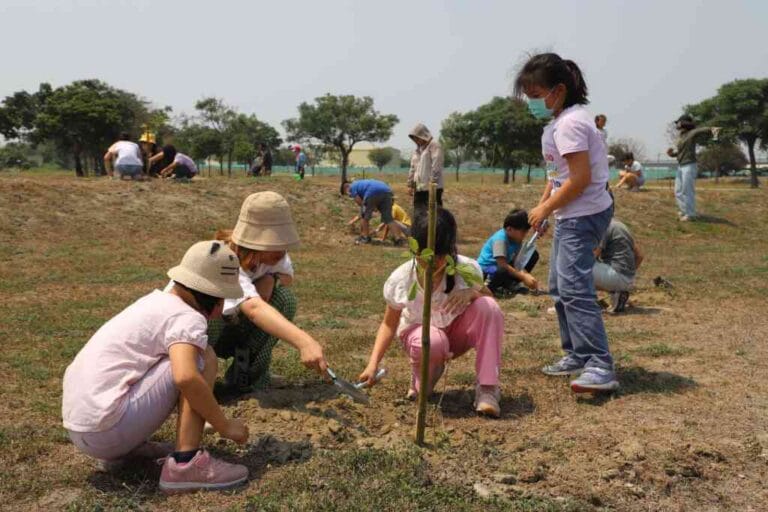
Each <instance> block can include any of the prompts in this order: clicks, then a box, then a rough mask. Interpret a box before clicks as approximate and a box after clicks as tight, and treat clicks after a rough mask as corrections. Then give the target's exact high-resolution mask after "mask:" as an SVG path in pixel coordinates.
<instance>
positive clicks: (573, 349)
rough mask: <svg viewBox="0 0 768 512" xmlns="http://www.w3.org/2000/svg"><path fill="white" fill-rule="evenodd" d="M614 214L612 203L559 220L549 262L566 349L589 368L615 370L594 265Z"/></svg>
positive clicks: (551, 289) (550, 277) (563, 342)
mask: <svg viewBox="0 0 768 512" xmlns="http://www.w3.org/2000/svg"><path fill="white" fill-rule="evenodd" d="M612 216H613V206H611V207H610V208H607V209H606V210H604V211H602V212H600V213H595V214H593V215H586V216H584V217H575V218H572V219H562V220H558V221H557V224H556V225H555V236H554V239H553V240H552V254H551V256H550V265H549V293H550V295H552V298H553V299H554V300H555V310H556V311H557V321H558V323H559V324H560V342H561V344H562V347H563V350H564V351H565V353H566V355H568V356H570V357H572V358H574V359H578V360H579V361H581V362H582V363H584V366H585V367H587V368H589V367H597V368H605V369H608V370H613V357H611V353H610V352H609V351H608V336H607V335H606V333H605V325H603V316H602V312H601V310H600V305H599V304H598V303H597V295H596V293H595V280H594V277H593V274H592V267H593V266H594V265H595V254H594V252H593V250H594V249H595V248H596V247H597V246H598V244H599V243H600V240H602V238H603V236H604V235H605V231H606V229H608V223H609V222H610V221H611V217H612Z"/></svg>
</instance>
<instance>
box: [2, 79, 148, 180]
mask: <svg viewBox="0 0 768 512" xmlns="http://www.w3.org/2000/svg"><path fill="white" fill-rule="evenodd" d="M0 110H1V111H2V114H0V119H2V120H1V121H0V124H1V125H2V130H3V134H4V135H5V136H10V138H24V139H26V140H29V141H30V142H32V143H33V144H39V143H42V142H46V141H49V142H52V143H54V144H55V145H56V147H57V148H59V150H60V151H67V152H69V153H70V154H71V155H72V156H73V159H74V163H75V172H76V174H77V176H84V175H85V169H86V165H87V162H91V164H92V166H93V168H94V169H95V170H96V171H97V172H103V162H102V158H101V157H102V155H103V153H104V149H105V148H106V147H108V146H109V145H110V144H111V143H112V142H114V141H115V140H116V139H117V137H118V135H119V134H120V132H121V131H132V132H134V133H135V132H138V130H139V128H140V126H141V124H142V123H143V122H145V121H146V118H147V104H146V102H145V101H144V100H143V99H141V98H139V97H138V96H136V95H135V94H132V93H129V92H127V91H123V90H121V89H116V88H114V87H111V86H110V85H108V84H106V83H104V82H101V81H99V80H79V81H76V82H72V83H71V84H68V85H65V86H63V87H59V88H57V89H51V87H50V86H49V85H47V84H41V86H40V89H39V90H38V92H37V93H35V94H34V95H29V94H27V93H24V92H23V91H21V92H19V93H16V94H14V95H13V96H10V97H8V98H6V99H5V100H4V101H3V106H2V108H0Z"/></svg>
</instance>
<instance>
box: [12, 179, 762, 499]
mask: <svg viewBox="0 0 768 512" xmlns="http://www.w3.org/2000/svg"><path fill="white" fill-rule="evenodd" d="M491 179H493V180H495V181H500V177H493V178H491V177H486V178H484V180H483V183H480V182H478V180H471V181H470V182H468V183H462V184H460V185H455V184H454V183H452V182H449V183H448V190H447V193H446V205H447V206H448V207H449V208H451V209H452V210H454V212H455V213H457V216H458V219H459V227H460V238H461V249H462V252H463V253H465V254H468V255H472V256H474V255H476V253H477V251H478V249H479V247H480V245H481V244H482V242H483V240H484V238H485V237H486V236H487V235H488V234H489V233H490V232H491V231H492V230H493V229H495V227H496V226H497V225H498V224H499V223H500V221H501V219H502V218H503V214H504V212H505V211H506V210H508V209H509V208H510V207H511V206H513V205H520V206H530V205H531V204H532V203H533V202H534V201H535V200H536V198H537V196H538V194H539V184H534V186H532V187H528V186H524V185H513V186H501V185H499V184H498V183H496V182H494V183H489V181H491ZM742 186H743V185H741V184H733V183H724V184H722V185H721V187H715V186H712V185H709V184H707V185H705V186H702V187H700V191H701V192H700V194H699V197H700V209H701V210H702V211H703V212H705V213H706V214H708V215H709V217H708V218H707V219H706V221H705V222H697V223H690V224H679V223H677V222H676V221H675V220H674V219H675V215H674V204H673V200H672V197H671V192H670V191H668V190H666V189H665V188H664V187H663V186H661V187H659V188H658V189H654V190H651V191H648V192H645V193H640V194H628V193H622V192H619V193H618V194H617V204H618V208H617V216H619V217H620V218H621V219H622V220H624V221H625V222H626V223H627V224H628V225H629V226H630V227H631V228H632V229H633V231H634V232H635V234H636V236H637V238H638V239H639V240H640V241H641V242H642V243H643V246H644V248H645V249H646V252H647V254H648V259H647V263H646V264H645V266H644V267H643V269H642V271H641V278H640V282H639V287H640V289H639V291H638V293H637V294H635V295H634V296H633V303H634V307H633V309H632V310H631V312H630V314H627V315H623V316H616V317H606V324H607V328H608V331H609V335H610V340H611V345H612V349H613V351H614V353H615V355H616V358H617V361H618V365H619V375H620V377H621V380H622V384H623V388H622V391H621V392H620V393H618V394H617V395H615V396H613V397H609V398H606V397H596V398H586V399H585V398H576V397H574V396H573V395H572V394H571V393H570V391H568V389H567V381H566V380H564V379H552V378H546V377H544V376H543V375H541V374H540V373H539V367H540V366H541V365H542V364H543V363H545V362H547V361H549V360H550V359H552V358H554V357H557V356H558V354H559V348H558V336H557V328H556V322H555V321H554V318H553V317H552V316H551V315H548V314H547V313H546V308H547V307H548V305H549V300H548V299H547V298H546V297H531V296H522V297H517V298H514V299H510V300H505V301H502V303H501V305H502V309H503V310H504V312H505V314H506V320H507V323H506V336H505V340H504V368H503V372H502V373H503V405H502V408H503V418H502V419H501V420H499V421H492V420H485V419H479V418H477V417H475V416H474V414H472V410H471V400H472V395H471V388H472V382H473V361H472V358H471V357H464V358H463V359H460V360H458V361H456V362H454V363H453V364H451V366H450V368H449V370H448V374H447V378H446V379H445V385H444V386H443V385H440V386H439V387H438V391H440V392H442V393H443V398H442V402H441V403H440V407H439V409H438V404H437V402H435V404H434V405H433V407H432V410H431V412H430V425H431V426H430V429H429V438H430V441H431V443H432V445H431V447H430V448H428V449H422V450H419V449H416V448H414V447H413V445H412V442H411V436H412V433H413V423H414V417H415V407H414V406H413V405H412V404H410V403H407V402H405V401H404V400H402V398H401V397H402V396H403V395H404V393H405V390H406V387H407V383H408V379H409V374H408V371H409V370H408V364H407V361H406V359H405V357H404V356H403V354H402V353H401V352H400V351H399V350H397V348H396V347H395V346H393V349H392V350H391V351H390V353H389V354H388V356H387V358H386V360H385V365H386V367H387V368H388V369H389V371H390V376H389V377H388V378H387V379H386V380H385V381H384V382H383V383H382V384H381V385H380V386H378V387H377V388H376V389H374V390H373V391H372V397H373V401H374V406H373V407H370V408H364V407H360V406H357V405H353V404H351V403H349V402H347V401H346V400H344V399H341V398H338V397H335V396H334V395H333V392H332V391H330V390H329V388H328V386H327V385H325V384H323V383H322V382H321V381H320V380H319V379H318V378H316V377H314V376H312V375H309V374H308V373H307V372H305V371H304V370H303V369H302V368H301V367H300V365H299V364H298V362H297V360H296V357H295V354H294V353H293V352H292V351H290V350H289V349H287V348H285V347H280V348H278V350H277V353H276V360H275V368H276V371H278V372H279V373H282V374H284V375H287V376H289V377H290V378H291V383H292V384H291V385H290V387H288V388H285V389H279V390H272V391H269V392H266V393H261V394H257V395H254V396H251V397H247V398H246V399H243V400H240V401H237V402H232V403H228V404H227V405H226V408H227V410H228V411H229V412H230V413H231V414H236V415H239V416H241V417H243V418H245V419H246V420H247V421H248V423H249V425H250V427H251V431H252V432H253V441H254V443H253V444H252V445H250V446H249V447H248V448H247V449H243V450H239V449H237V448H236V447H235V446H233V445H232V444H229V443H227V442H223V441H221V440H219V439H218V438H217V437H216V436H212V437H210V438H209V439H208V441H209V443H210V445H211V446H212V447H213V449H214V450H215V451H216V452H217V453H219V454H221V455H223V456H224V457H226V458H229V459H230V460H238V459H239V460H242V461H244V463H246V464H248V465H249V467H250V469H251V473H252V475H253V477H254V478H253V480H252V482H251V483H250V484H249V486H248V487H247V488H245V489H242V490H240V491H238V492H234V493H224V494H220V493H219V494H197V495H191V496H180V497H172V498H166V497H164V496H162V495H161V494H159V493H158V492H157V487H156V482H157V476H158V473H159V468H157V467H156V466H154V465H151V464H146V465H139V466H129V467H128V468H126V469H125V470H123V471H121V472H118V473H116V474H113V475H105V474H100V473H96V472H95V471H94V469H93V466H92V464H91V463H90V462H89V461H88V460H87V459H86V458H85V457H83V456H81V455H79V454H77V453H76V452H75V451H74V449H73V448H72V446H71V445H70V444H69V443H68V441H67V439H66V436H65V434H64V432H63V430H62V428H61V426H60V425H61V423H60V393H61V376H62V374H63V371H64V368H66V365H67V364H68V363H69V362H70V361H71V359H72V358H73V357H74V355H75V354H76V353H77V351H78V350H79V348H80V347H81V346H82V344H83V343H85V341H87V339H88V338H89V336H90V335H91V334H92V333H93V331H94V330H95V329H97V328H98V326H99V325H101V323H103V322H104V321H105V320H106V319H108V318H109V317H110V316H112V315H114V314H115V313H117V312H118V311H120V310H121V309H122V308H123V307H125V306H126V305H128V304H130V303H131V302H132V301H133V300H135V299H136V298H137V297H139V296H141V295H143V294H144V293H146V292H147V291H148V290H150V289H152V288H155V287H159V286H161V285H163V283H164V282H165V277H164V274H165V270H166V269H167V268H169V267H170V266H172V265H173V264H175V263H176V262H177V260H178V259H179V258H180V257H181V255H182V254H183V251H184V250H185V249H186V248H187V247H188V246H189V245H190V244H191V243H192V242H194V241H196V240H199V239H204V238H208V237H210V236H211V234H212V232H213V231H214V230H215V229H216V228H217V227H229V226H232V225H233V223H234V220H235V218H236V215H237V211H238V209H239V206H240V203H241V201H242V199H243V198H244V197H245V196H246V195H248V194H249V193H251V192H253V191H255V190H262V189H267V188H269V189H273V190H276V191H278V192H280V193H282V194H284V195H285V196H286V198H287V199H288V201H289V202H290V203H291V204H292V205H293V211H294V215H295V217H296V220H297V222H298V224H299V229H300V232H301V236H302V240H303V246H302V248H301V249H300V250H299V251H297V252H296V253H295V255H294V261H295V262H296V267H297V284H296V292H297V294H298V296H299V300H300V306H299V317H298V319H297V322H298V323H299V324H300V325H302V326H304V327H305V328H307V329H308V330H309V331H310V332H311V333H312V334H313V335H315V336H316V337H317V339H319V340H320V341H321V342H322V343H323V345H324V346H325V347H326V351H327V357H328V359H329V360H330V361H331V362H332V363H333V365H334V366H335V367H337V368H338V371H339V372H340V373H341V374H343V375H344V376H347V377H349V378H353V377H354V376H355V375H357V373H358V372H359V371H361V370H362V368H363V366H364V364H365V361H366V359H367V356H368V351H369V349H370V345H371V343H372V341H373V336H374V333H375V329H376V327H377V324H378V321H379V320H380V314H381V312H382V309H383V302H382V299H381V286H382V284H383V281H384V279H385V278H386V276H387V275H388V273H389V272H390V271H391V269H393V268H394V267H395V266H396V265H397V264H398V263H399V262H400V261H401V256H400V254H401V250H399V249H395V248H392V247H389V246H378V247H355V246H353V245H352V244H351V239H352V235H351V233H349V232H347V231H346V230H345V229H344V228H342V226H343V224H344V221H345V220H347V219H348V218H350V217H351V216H352V215H353V214H354V209H353V208H352V204H351V202H350V201H342V200H340V199H338V198H337V197H336V191H337V188H336V186H335V181H333V180H331V179H326V178H323V179H316V180H309V179H308V180H307V181H305V182H303V183H297V182H294V181H293V180H291V179H287V178H285V179H284V178H272V179H271V180H270V181H257V182H253V181H248V180H245V179H232V180H222V179H210V180H202V181H200V182H197V183H193V184H189V185H179V184H171V183H142V184H132V183H116V182H111V181H107V180H91V179H85V180H74V179H72V178H71V177H70V176H69V175H64V174H58V173H48V174H44V173H39V174H36V173H30V174H24V175H10V176H8V175H6V176H2V177H0V260H2V265H0V291H2V294H0V308H2V311H3V316H2V320H0V335H1V336H2V339H3V351H2V352H1V353H0V376H2V379H3V384H2V386H1V387H0V500H2V502H3V503H4V505H5V506H4V508H6V509H17V510H29V509H36V508H37V509H40V510H51V509H59V508H63V509H70V510H91V509H102V510H103V509H122V510H138V509H168V508H171V509H199V510H202V509H206V510H214V509H234V510H239V509H243V510H437V509H443V510H487V509H490V510H509V509H513V510H515V509H516V510H589V509H615V510H750V509H751V510H760V509H763V508H764V503H765V502H766V500H767V499H768V492H767V491H766V488H765V484H764V482H765V481H767V480H768V431H766V425H768V420H767V419H766V418H768V385H766V383H765V380H764V375H765V374H766V370H767V369H768V363H766V361H768V346H767V345H766V341H768V336H767V335H766V334H765V333H766V332H768V319H766V315H765V304H766V301H765V295H766V293H767V292H768V279H766V278H768V257H767V256H766V254H768V241H767V240H768V226H766V224H765V219H766V218H768V201H767V199H768V196H766V192H765V190H764V189H761V190H758V191H751V190H748V189H746V188H744V189H743V190H742V189H740V187H742ZM395 189H396V192H397V193H399V194H400V195H401V196H402V197H403V199H405V194H404V189H403V188H402V187H401V186H396V187H395ZM547 254H548V248H547V247H543V261H542V264H541V266H540V267H539V268H538V269H537V270H536V271H535V273H536V274H537V275H538V276H539V277H544V276H545V273H546V270H547V267H548V265H547ZM657 275H662V276H664V277H665V278H667V279H669V280H670V281H671V282H672V283H673V284H674V285H675V288H674V289H673V290H671V291H667V290H662V289H659V288H655V287H654V286H653V285H652V284H651V279H652V278H653V277H655V276H657ZM158 436H159V437H160V438H170V436H171V430H170V427H169V426H166V428H165V429H164V430H163V431H162V432H161V433H159V435H158ZM497 473H504V474H506V475H511V477H513V479H514V480H515V483H513V484H498V483H496V482H494V475H495V474H497ZM476 483H483V484H485V485H486V486H487V488H488V489H489V490H490V491H491V494H493V495H494V496H495V497H492V498H490V499H484V498H480V497H478V496H477V495H476V494H475V493H474V492H473V490H472V486H473V485H474V484H476Z"/></svg>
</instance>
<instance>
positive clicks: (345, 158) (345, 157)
mask: <svg viewBox="0 0 768 512" xmlns="http://www.w3.org/2000/svg"><path fill="white" fill-rule="evenodd" d="M339 152H340V153H341V182H342V183H343V182H345V181H347V166H348V165H349V153H350V152H349V151H345V150H344V149H343V148H339Z"/></svg>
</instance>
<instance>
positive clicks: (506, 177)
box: [504, 169, 509, 185]
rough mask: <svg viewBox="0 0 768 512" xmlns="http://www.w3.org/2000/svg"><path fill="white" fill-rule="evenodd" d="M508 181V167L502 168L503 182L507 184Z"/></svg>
mask: <svg viewBox="0 0 768 512" xmlns="http://www.w3.org/2000/svg"><path fill="white" fill-rule="evenodd" d="M508 183H509V169H504V184H505V185H507V184H508Z"/></svg>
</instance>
